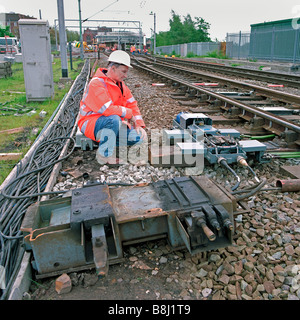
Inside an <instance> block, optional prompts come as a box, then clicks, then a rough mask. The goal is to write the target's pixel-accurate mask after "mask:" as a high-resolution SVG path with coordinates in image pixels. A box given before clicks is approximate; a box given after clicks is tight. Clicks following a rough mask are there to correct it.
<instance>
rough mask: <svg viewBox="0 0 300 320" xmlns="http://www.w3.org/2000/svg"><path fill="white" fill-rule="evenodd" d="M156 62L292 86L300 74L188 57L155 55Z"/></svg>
mask: <svg viewBox="0 0 300 320" xmlns="http://www.w3.org/2000/svg"><path fill="white" fill-rule="evenodd" d="M147 58H148V59H149V60H150V61H154V58H152V57H147ZM155 60H156V61H157V62H162V63H165V62H167V63H169V64H172V65H177V66H178V65H179V66H183V67H192V68H194V69H196V70H202V71H203V70H204V71H209V72H214V73H220V74H225V75H230V76H234V77H241V78H247V79H253V80H259V81H266V82H268V83H270V81H272V83H275V84H280V85H286V86H289V87H293V88H299V87H300V76H298V75H295V74H286V73H278V72H274V71H263V70H250V69H245V68H239V67H231V66H226V65H224V64H220V63H210V62H203V61H193V60H188V59H176V58H169V57H156V58H155Z"/></svg>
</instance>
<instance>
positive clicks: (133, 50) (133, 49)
mask: <svg viewBox="0 0 300 320" xmlns="http://www.w3.org/2000/svg"><path fill="white" fill-rule="evenodd" d="M135 50H136V49H135V46H134V45H133V46H131V53H132V54H135Z"/></svg>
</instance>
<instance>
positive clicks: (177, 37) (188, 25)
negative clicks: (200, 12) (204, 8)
mask: <svg viewBox="0 0 300 320" xmlns="http://www.w3.org/2000/svg"><path fill="white" fill-rule="evenodd" d="M169 25H170V30H169V31H161V32H159V33H158V34H157V36H156V45H157V46H167V45H172V44H182V43H190V42H209V41H211V39H210V36H209V28H210V24H209V23H208V22H206V21H205V20H204V19H203V18H201V17H195V19H194V20H193V19H192V17H191V15H190V14H188V15H187V16H185V17H183V22H182V21H181V17H180V15H178V14H176V13H175V11H174V10H172V11H171V18H170V19H169Z"/></svg>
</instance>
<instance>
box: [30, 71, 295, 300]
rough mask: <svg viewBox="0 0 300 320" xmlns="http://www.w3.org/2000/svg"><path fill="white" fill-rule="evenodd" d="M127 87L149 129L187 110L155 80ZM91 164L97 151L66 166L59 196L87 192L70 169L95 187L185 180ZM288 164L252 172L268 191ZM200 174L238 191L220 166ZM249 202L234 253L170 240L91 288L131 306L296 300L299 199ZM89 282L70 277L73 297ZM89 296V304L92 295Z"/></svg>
mask: <svg viewBox="0 0 300 320" xmlns="http://www.w3.org/2000/svg"><path fill="white" fill-rule="evenodd" d="M153 82H154V81H153ZM127 83H128V85H129V87H130V88H132V91H133V94H134V96H135V98H136V99H137V100H138V102H139V105H140V109H141V111H142V114H143V115H144V119H145V122H146V125H147V128H148V130H149V129H150V128H152V129H153V128H161V127H165V128H166V127H169V126H170V124H171V122H172V119H173V118H174V116H175V115H176V114H177V113H178V112H180V111H183V109H184V108H183V107H182V106H179V105H178V102H177V101H174V100H173V99H171V98H170V97H169V95H170V92H171V91H172V89H170V88H168V87H152V86H151V83H152V80H151V79H149V78H147V76H146V75H142V76H141V75H140V74H138V73H137V71H135V70H132V71H131V73H130V77H129V79H128V80H127ZM153 97H154V98H153ZM154 115H156V116H154ZM158 119H159V120H158ZM94 159H95V151H93V152H84V151H81V150H77V151H75V152H74V153H73V154H72V156H71V157H70V158H69V159H68V161H66V162H65V163H64V165H63V170H64V171H66V172H68V174H67V175H66V176H59V177H58V181H57V184H56V185H55V186H54V190H65V189H74V188H80V187H82V185H83V183H85V182H86V181H84V179H83V178H82V175H80V174H77V175H76V174H75V173H74V172H72V171H71V170H69V168H72V166H73V168H74V165H76V166H77V168H78V170H79V172H81V174H82V173H84V172H87V173H88V174H89V179H90V180H94V181H101V182H107V183H118V182H121V181H122V182H127V183H141V182H145V183H148V182H153V181H157V180H163V179H171V178H174V177H179V176H183V175H184V174H185V172H184V170H183V169H180V168H175V167H171V168H157V167H153V166H151V165H150V164H149V163H147V164H146V165H144V166H135V165H125V166H121V167H120V168H119V169H114V168H109V167H108V166H106V165H104V166H100V165H98V164H97V163H95V160H94ZM283 164H285V165H299V164H300V161H297V160H273V161H272V162H271V163H265V164H252V168H253V169H254V171H255V172H256V173H257V176H258V177H259V178H262V177H264V178H266V179H267V184H266V187H268V186H269V187H270V186H274V185H275V181H276V180H278V179H287V177H285V176H283V175H282V174H281V173H280V170H279V169H280V166H282V165H283ZM233 168H234V170H235V171H236V172H237V173H238V174H239V176H240V177H241V180H242V181H241V185H240V188H243V187H247V186H249V184H253V183H254V182H253V181H252V180H253V176H251V173H250V172H248V171H247V169H245V168H241V167H238V166H237V165H233ZM68 170H69V171H68ZM72 173H73V175H72ZM203 174H204V175H207V176H208V177H209V178H210V179H211V180H213V181H215V182H216V183H218V184H220V185H222V186H223V187H225V188H228V189H230V187H232V186H233V185H234V184H235V178H234V177H233V176H232V175H231V174H230V173H228V171H227V170H226V169H224V168H221V167H219V166H218V165H215V166H205V168H204V172H203ZM246 203H247V204H248V206H249V208H250V210H249V213H245V214H240V215H238V216H236V217H235V223H236V230H235V236H234V243H233V245H232V246H230V247H227V248H222V249H217V250H213V251H210V252H205V253H201V254H197V255H195V256H191V255H190V254H189V252H188V251H187V250H179V251H175V252H173V251H172V250H171V248H170V247H169V245H168V244H167V243H166V241H165V240H160V241H154V242H148V243H146V244H140V245H137V246H130V247H129V248H128V247H127V248H126V249H124V254H125V262H124V263H122V264H120V265H116V266H115V268H113V271H109V273H110V272H112V275H111V276H110V275H109V276H108V278H107V280H105V281H104V282H101V283H100V284H99V281H100V280H99V281H98V282H95V283H96V284H92V285H90V287H91V286H97V285H98V286H99V285H100V287H101V290H102V291H103V290H104V291H103V292H106V298H107V299H110V298H112V299H113V298H114V297H116V299H117V298H118V297H119V298H120V297H121V299H126V298H128V297H129V298H131V296H130V294H132V298H133V299H154V300H155V299H156V300H166V299H177V300H194V299H201V300H299V299H300V246H299V243H300V195H299V193H295V192H294V193H292V192H291V193H280V192H278V193H276V192H269V191H268V192H267V191H263V192H260V193H257V194H255V195H254V196H252V197H250V198H248V199H246ZM133 270H136V272H140V273H141V274H142V275H143V276H142V277H144V280H141V277H137V278H134V277H133V274H132V272H133ZM129 273H130V274H129ZM85 277H90V274H89V273H84V272H82V273H75V276H74V274H73V277H71V279H73V280H72V281H73V282H74V288H73V289H72V292H73V294H74V292H75V291H76V288H77V290H79V289H78V288H79V287H80V284H78V283H81V286H83V284H84V281H83V279H84V278H85ZM110 277H113V278H110ZM126 284H128V285H130V288H131V289H130V290H127V289H124V288H127V287H125V285H126ZM154 285H156V287H155V288H154ZM113 287H114V288H116V289H115V291H113ZM138 289H139V290H140V291H139V293H137V290H138ZM49 290H50V291H51V288H50V289H49ZM49 290H48V291H47V290H44V291H43V290H41V289H38V290H37V291H34V290H32V291H33V292H32V293H31V295H32V297H31V298H32V299H46V298H49V297H50V298H51V299H57V295H55V294H54V293H52V295H51V294H50V293H49ZM122 290H123V291H122ZM125 291H126V293H125ZM131 291H132V292H131ZM47 292H48V295H47ZM72 292H71V293H72ZM84 292H85V293H84V294H85V295H86V298H87V299H88V293H87V291H84ZM110 292H111V296H110V295H109V293H110ZM141 292H143V293H141ZM71 293H70V294H71ZM113 294H114V296H112V295H113ZM122 294H123V295H122ZM66 297H67V298H68V297H70V296H68V295H67V296H66ZM26 298H28V296H26ZM99 299H100V298H99Z"/></svg>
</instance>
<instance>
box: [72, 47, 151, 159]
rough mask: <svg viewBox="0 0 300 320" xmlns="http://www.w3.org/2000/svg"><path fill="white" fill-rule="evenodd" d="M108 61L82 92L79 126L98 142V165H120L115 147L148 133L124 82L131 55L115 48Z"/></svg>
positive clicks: (129, 66) (133, 141)
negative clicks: (105, 66) (106, 65)
mask: <svg viewBox="0 0 300 320" xmlns="http://www.w3.org/2000/svg"><path fill="white" fill-rule="evenodd" d="M108 61H109V65H108V67H107V69H105V68H99V69H98V70H97V72H96V73H95V76H94V77H93V78H92V79H91V81H90V83H89V85H88V87H87V89H86V91H85V93H84V94H83V98H82V100H81V102H80V114H79V120H78V126H79V129H80V131H81V132H82V133H83V134H84V135H85V136H86V137H88V138H90V139H92V140H94V141H97V142H99V148H98V150H97V155H96V159H97V161H98V162H99V163H100V164H106V163H107V164H121V161H120V159H118V158H116V157H115V147H116V146H120V145H124V144H125V145H129V146H131V145H134V144H136V143H141V142H142V141H143V140H145V139H146V138H147V134H146V132H145V130H144V128H145V123H144V121H143V118H142V116H141V113H140V110H139V108H138V106H137V102H136V100H135V99H134V97H133V95H132V93H131V91H130V89H129V88H128V87H127V86H126V85H125V83H124V81H123V80H124V79H125V78H126V77H127V73H128V69H129V68H131V65H130V56H129V55H128V54H127V53H126V52H125V51H122V50H116V51H114V52H112V53H111V54H110V56H109V58H108ZM130 122H131V123H132V124H131V123H130ZM125 125H126V126H125Z"/></svg>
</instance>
